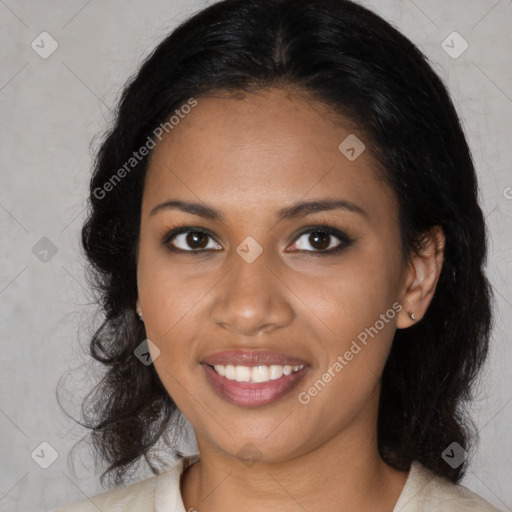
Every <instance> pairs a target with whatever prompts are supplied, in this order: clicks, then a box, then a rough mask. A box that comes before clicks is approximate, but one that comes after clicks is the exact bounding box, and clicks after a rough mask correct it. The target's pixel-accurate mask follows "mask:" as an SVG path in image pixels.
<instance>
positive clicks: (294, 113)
mask: <svg viewBox="0 0 512 512" xmlns="http://www.w3.org/2000/svg"><path fill="white" fill-rule="evenodd" d="M354 137H357V139H354ZM347 138H348V139H347ZM345 140H348V141H349V142H351V144H349V145H352V146H353V145H354V144H353V142H354V141H356V145H357V144H359V143H358V142H357V141H358V140H359V141H361V142H362V143H363V144H364V141H365V136H364V135H363V134H362V133H360V132H359V131H357V130H356V129H355V128H354V126H353V123H350V122H348V121H346V122H343V120H342V119H341V118H339V117H336V116H335V115H334V114H333V112H330V111H329V110H328V109H327V108H326V107H325V106H324V105H323V104H321V103H319V102H316V101H315V100H313V99H311V98H310V97H308V96H307V95H305V94H302V93H297V92H293V91H287V90H280V89H273V90H267V91H264V92H260V93H257V94H254V93H251V94H248V93H245V94H238V95H227V94H222V95H216V96H210V97H198V98H197V106H195V107H194V108H193V109H191V111H190V112H189V113H188V114H186V115H183V117H182V118H181V119H180V121H179V123H178V124H177V125H176V126H174V128H173V129H172V131H170V132H169V134H167V135H165V136H164V137H163V138H162V141H161V142H160V143H158V144H157V146H156V148H155V149H154V150H153V153H152V155H151V159H150V163H149V166H148V171H147V176H146V184H145V190H144V203H145V205H143V208H144V209H146V210H147V209H149V208H151V206H152V205H154V204H155V203H156V202H158V201H165V200H167V199H169V196H173V197H174V196H176V197H177V196H180V197H184V196H186V198H188V199H190V200H197V199H198V198H199V199H200V200H203V201H205V202H208V203H209V204H214V205H215V206H216V207H218V208H219V209H225V208H228V207H229V206H233V207H237V206H240V205H250V204H252V205H254V206H257V205H258V204H260V205H265V207H266V208H272V203H275V206H276V209H277V208H278V207H280V206H283V203H292V202H295V201H297V200H299V199H313V198H318V197H325V196H327V195H328V196H330V197H342V198H345V199H347V200H351V201H353V202H358V203H359V204H360V206H362V207H363V208H365V206H366V207H367V208H365V209H367V210H368V211H369V213H370V214H371V213H372V210H375V208H373V206H375V205H376V204H375V203H381V206H382V207H387V208H388V210H389V209H390V207H391V209H392V204H393V202H394V197H393V194H392V192H391V191H390V190H389V188H388V187H387V185H385V184H384V182H382V181H381V180H379V179H378V178H377V176H378V174H377V173H376V170H377V168H378V162H377V161H376V160H375V159H374V157H373V156H372V155H371V153H370V151H369V149H368V144H366V145H365V146H366V148H365V149H364V150H363V151H362V152H361V154H360V155H359V156H358V157H357V158H356V159H355V160H351V159H349V158H347V154H346V153H343V152H342V151H340V149H339V146H340V144H341V143H343V141H345ZM367 142H368V141H367ZM361 148H362V146H361V145H359V146H357V147H356V148H355V149H356V151H357V152H359V151H361ZM342 149H343V146H342ZM352 154H353V153H348V155H349V156H351V155H352ZM356 155H357V153H356ZM377 199H378V201H377ZM149 203H151V204H149ZM372 205H373V206H372ZM381 213H382V212H379V211H377V210H375V211H373V214H374V215H376V216H378V215H380V214H381Z"/></svg>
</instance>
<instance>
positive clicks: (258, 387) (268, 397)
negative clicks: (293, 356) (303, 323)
mask: <svg viewBox="0 0 512 512" xmlns="http://www.w3.org/2000/svg"><path fill="white" fill-rule="evenodd" d="M201 366H202V368H203V371H204V373H205V376H206V380H207V382H208V384H209V385H210V387H211V388H212V390H213V391H214V392H215V394H216V395H217V396H219V397H220V398H221V399H222V400H223V401H225V402H227V403H229V404H232V405H236V406H238V407H261V406H264V405H270V404H273V403H275V402H277V401H278V400H279V399H281V398H283V397H285V396H286V395H289V394H290V393H291V391H292V390H293V389H294V388H295V387H296V386H297V385H298V383H299V381H300V380H302V379H303V378H304V376H305V375H306V374H307V373H308V370H309V366H307V365H304V364H301V365H298V366H291V365H284V366H283V365H268V366H267V365H258V366H241V365H231V364H226V365H224V364H215V365H211V364H206V363H203V364H202V365H201ZM222 373H224V375H222Z"/></svg>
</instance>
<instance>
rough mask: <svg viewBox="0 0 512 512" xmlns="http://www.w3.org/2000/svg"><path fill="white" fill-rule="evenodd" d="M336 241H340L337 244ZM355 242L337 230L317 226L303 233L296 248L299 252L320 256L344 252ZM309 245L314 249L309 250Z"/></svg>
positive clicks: (296, 243)
mask: <svg viewBox="0 0 512 512" xmlns="http://www.w3.org/2000/svg"><path fill="white" fill-rule="evenodd" d="M335 239H338V241H337V242H336V240H335ZM352 243H353V240H352V239H351V238H350V237H349V236H348V235H346V234H345V233H343V232H342V231H339V230H338V229H336V228H333V227H331V226H315V227H313V228H311V229H309V230H308V231H305V232H303V233H302V235H301V236H300V237H299V238H298V239H297V241H296V242H295V244H294V246H295V248H296V249H298V251H297V252H302V251H304V252H313V253H316V254H317V255H319V256H323V255H324V254H333V253H336V252H339V251H342V250H343V249H345V248H346V247H348V246H350V245H352ZM308 245H309V246H310V247H312V248H313V249H312V250H311V249H308Z"/></svg>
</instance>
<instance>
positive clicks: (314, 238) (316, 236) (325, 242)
mask: <svg viewBox="0 0 512 512" xmlns="http://www.w3.org/2000/svg"><path fill="white" fill-rule="evenodd" d="M329 237H330V235H329V234H328V233H322V232H320V231H315V232H313V233H311V234H310V235H309V239H310V243H311V245H312V246H314V247H316V248H317V249H326V248H327V247H329ZM319 240H320V241H319Z"/></svg>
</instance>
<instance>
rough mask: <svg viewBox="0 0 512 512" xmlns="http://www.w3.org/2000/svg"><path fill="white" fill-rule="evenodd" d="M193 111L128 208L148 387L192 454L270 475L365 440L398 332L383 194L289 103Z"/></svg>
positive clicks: (288, 98)
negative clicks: (250, 464) (250, 463)
mask: <svg viewBox="0 0 512 512" xmlns="http://www.w3.org/2000/svg"><path fill="white" fill-rule="evenodd" d="M197 102H198V103H197V106H195V107H194V108H193V109H191V112H190V113H188V114H187V115H186V116H183V118H182V119H180V121H179V124H177V125H175V126H174V128H173V130H172V131H170V133H169V135H166V136H165V137H164V138H163V139H162V141H161V142H160V143H159V144H158V145H157V147H156V148H155V149H154V152H153V154H152V158H151V161H150V164H149V168H148V172H147V176H146V181H145V189H144V195H143V202H142V220H141V235H140V246H139V253H138V275H137V279H138V290H139V297H138V306H139V307H140V309H141V310H142V312H143V315H144V323H145V326H146V333H147V337H148V339H149V340H151V342H152V343H153V344H154V347H158V350H159V351H160V352H159V354H158V351H157V350H156V349H155V348H154V347H153V349H152V354H153V356H154V358H155V360H154V364H155V367H156V370H157V372H158V375H159V377H160V379H161V381H162V383H163V384H164V386H165V388H166V389H167V391H168V392H169V394H170V395H171V396H172V398H173V399H174V401H175V402H176V404H177V405H178V407H179V408H180V410H181V411H182V412H183V414H184V415H185V416H186V417H187V418H188V419H189V421H190V422H191V423H192V425H193V426H194V427H195V431H196V435H197V439H198V442H199V447H200V449H201V450H203V449H204V450H206V449H216V450H219V451H220V452H223V453H224V454H228V455H231V456H235V457H239V458H247V457H249V458H251V457H253V458H254V459H258V460H261V461H268V462H275V461H283V460H287V459H290V458H292V457H295V456H298V455H301V454H305V453H307V452H309V451H311V450H314V449H316V448H318V447H319V446H321V445H322V444H324V443H325V442H326V441H328V440H332V439H334V438H336V437H340V436H342V437H345V438H346V439H347V440H349V439H351V440H352V441H354V440H357V439H359V438H361V435H363V436H364V437H366V438H367V439H368V436H369V435H372V436H373V433H374V431H375V422H376V415H377V405H378V393H379V384H380V376H381V372H382V369H383V367H384V364H385V361H386V357H387V355H388V352H389V349H390V345H391V341H392V338H393V334H394V332H395V329H396V328H397V322H400V321H402V322H404V321H405V320H403V318H404V317H405V316H406V313H405V308H404V310H402V311H401V312H400V313H398V310H400V309H401V306H400V305H399V304H400V303H401V302H402V299H403V298H404V296H403V293H404V287H405V284H406V281H407V279H406V277H407V272H406V269H405V268H403V267H402V263H401V261H402V260H401V246H400V235H399V227H398V218H397V208H396V204H395V199H394V196H393V193H392V191H391V190H390V189H389V188H388V187H387V186H386V185H385V183H384V182H382V181H379V180H378V179H377V178H376V175H375V173H374V169H375V168H376V165H377V164H376V161H375V160H374V159H373V157H372V156H371V154H370V152H369V150H368V148H366V149H365V150H363V151H362V152H361V149H362V146H361V145H360V143H359V142H357V140H356V139H354V135H356V136H357V137H358V138H359V139H360V141H361V142H362V143H363V144H364V143H365V140H364V136H363V135H361V134H360V133H355V134H354V133H353V132H352V131H351V129H350V128H349V126H348V125H347V126H346V127H345V128H343V127H340V125H339V124H337V125H334V124H333V123H332V122H331V121H330V119H332V117H329V116H327V115H326V113H325V111H324V110H323V109H322V107H321V106H320V105H319V104H318V103H314V102H313V101H308V100H306V99H305V97H304V96H299V95H297V94H292V93H291V92H285V91H282V90H269V91H266V92H264V93H261V94H247V95H245V96H243V97H236V98H234V97H227V96H225V97H209V98H197ZM349 136H350V138H349V139H348V140H347V141H346V142H345V143H344V145H342V148H341V150H340V149H339V148H338V146H340V143H342V142H343V141H344V140H345V139H346V138H347V137H349ZM354 141H355V142H354ZM351 148H353V150H352V149H351ZM359 153H360V154H359ZM358 154H359V156H358ZM169 201H175V202H179V204H177V203H175V204H174V206H172V205H168V206H167V207H166V206H161V205H163V204H164V203H166V202H169ZM318 201H322V202H328V201H329V202H339V203H338V204H337V205H332V206H333V207H331V208H327V207H325V205H324V206H323V207H322V205H317V206H316V207H315V206H314V205H310V206H311V207H308V206H307V204H308V203H310V202H318ZM343 202H345V206H343V204H344V203H343ZM195 204H200V205H201V208H199V206H193V205H195ZM179 205H181V207H180V206H179ZM159 206H160V208H157V207H159ZM183 227H186V230H185V229H183V232H181V233H180V234H177V235H176V236H174V237H172V235H171V236H168V233H169V232H171V230H172V229H174V228H183ZM325 229H328V230H332V231H330V232H326V231H325ZM198 232H199V233H198ZM299 248H300V249H301V250H300V251H299ZM393 305H394V307H393ZM398 326H399V327H400V325H398ZM157 354H158V355H157ZM215 368H216V369H215ZM290 371H291V374H290ZM283 372H284V373H283ZM287 374H289V375H287ZM248 379H250V380H249V381H248ZM248 443H252V444H248ZM352 444H354V443H352ZM356 449H357V441H356V443H355V445H354V450H356Z"/></svg>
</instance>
